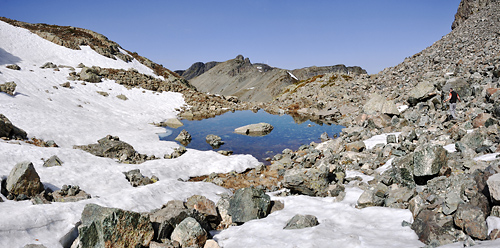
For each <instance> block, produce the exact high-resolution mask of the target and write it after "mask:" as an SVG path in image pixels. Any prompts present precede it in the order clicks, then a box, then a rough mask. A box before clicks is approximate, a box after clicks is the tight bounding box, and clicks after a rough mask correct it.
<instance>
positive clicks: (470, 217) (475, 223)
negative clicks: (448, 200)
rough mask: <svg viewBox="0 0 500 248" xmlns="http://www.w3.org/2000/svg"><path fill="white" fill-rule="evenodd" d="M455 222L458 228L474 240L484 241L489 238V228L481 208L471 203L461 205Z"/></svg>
mask: <svg viewBox="0 0 500 248" xmlns="http://www.w3.org/2000/svg"><path fill="white" fill-rule="evenodd" d="M453 220H454V223H455V225H456V226H458V227H460V228H461V229H462V230H463V231H464V232H465V233H467V234H468V235H469V236H471V237H473V238H477V239H481V240H484V239H486V238H487V237H488V226H487V224H486V220H485V217H484V213H483V211H482V210H481V209H480V208H479V207H476V206H473V205H471V204H469V203H463V204H460V206H459V207H458V209H457V213H456V214H455V217H454V218H453Z"/></svg>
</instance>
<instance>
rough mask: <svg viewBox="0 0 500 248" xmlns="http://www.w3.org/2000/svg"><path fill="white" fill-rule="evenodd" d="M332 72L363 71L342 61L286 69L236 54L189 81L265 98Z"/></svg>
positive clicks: (247, 98) (260, 99) (244, 97)
mask: <svg viewBox="0 0 500 248" xmlns="http://www.w3.org/2000/svg"><path fill="white" fill-rule="evenodd" d="M196 64H197V63H196ZM196 64H195V65H196ZM195 65H193V66H191V68H201V67H200V66H201V65H197V66H195ZM191 68H190V69H191ZM191 71H194V70H191ZM186 72H187V71H186ZM331 72H336V73H345V74H366V71H365V70H363V69H362V68H360V67H346V66H344V65H335V66H324V67H316V66H313V67H306V68H302V69H296V70H292V71H289V70H285V69H280V68H276V67H271V66H269V65H266V64H262V63H255V64H252V63H251V62H250V59H249V58H244V57H243V56H242V55H238V56H237V57H236V58H235V59H231V60H228V61H225V62H220V63H217V64H216V65H215V66H214V67H213V68H211V69H210V70H206V72H205V73H202V74H200V75H199V76H197V77H194V78H191V79H190V80H189V82H190V83H191V84H192V85H194V86H195V87H196V88H197V89H198V90H200V91H204V92H210V93H214V94H221V95H224V96H236V97H238V98H239V99H240V100H242V101H251V102H267V101H271V100H273V99H274V98H275V97H276V96H278V95H279V94H280V93H281V91H282V90H283V89H284V88H285V87H287V86H289V85H291V84H294V83H297V82H298V81H300V80H305V79H307V78H310V77H314V76H317V75H321V74H325V73H331ZM182 75H183V76H184V74H182Z"/></svg>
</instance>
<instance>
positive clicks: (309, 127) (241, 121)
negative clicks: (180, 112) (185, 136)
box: [159, 110, 344, 162]
mask: <svg viewBox="0 0 500 248" xmlns="http://www.w3.org/2000/svg"><path fill="white" fill-rule="evenodd" d="M181 122H182V123H183V124H184V126H182V127H179V128H177V129H174V128H170V127H166V128H165V129H166V132H165V133H163V134H159V137H160V140H167V141H175V138H176V137H177V135H179V133H180V132H181V131H182V130H183V129H185V130H186V131H187V132H188V133H189V134H191V136H192V141H191V143H189V144H188V145H186V147H187V148H193V149H197V150H203V151H206V150H214V151H217V150H230V151H233V152H234V154H252V155H253V156H254V157H256V158H257V159H258V160H259V161H261V162H264V161H265V159H266V158H268V157H273V156H274V155H275V154H278V153H281V151H283V150H284V149H285V148H290V149H292V150H297V149H298V148H299V147H300V146H301V145H308V144H310V143H311V142H313V141H314V142H320V136H321V134H322V133H324V132H326V133H327V134H328V136H329V137H333V136H334V135H335V134H338V133H340V132H341V130H342V128H344V127H343V126H339V125H326V124H323V125H321V124H317V123H314V122H311V121H305V122H302V123H300V124H298V123H296V122H295V121H294V119H293V118H292V117H291V116H289V115H282V116H279V115H272V114H269V113H266V112H265V111H263V110H260V111H258V112H257V113H254V112H252V111H250V110H247V111H236V112H234V113H233V112H227V113H225V114H223V115H219V116H216V117H215V118H210V119H204V120H200V121H189V120H181ZM260 122H266V123H269V124H271V125H273V126H274V129H273V131H272V132H271V133H269V134H268V135H266V136H246V135H241V134H236V133H234V129H236V128H238V127H242V126H245V125H249V124H255V123H260ZM209 134H214V135H217V136H220V137H221V138H222V141H224V145H222V146H220V147H219V148H218V149H214V148H212V147H211V146H210V145H209V144H208V143H206V141H205V137H206V136H207V135H209ZM176 142H177V141H176Z"/></svg>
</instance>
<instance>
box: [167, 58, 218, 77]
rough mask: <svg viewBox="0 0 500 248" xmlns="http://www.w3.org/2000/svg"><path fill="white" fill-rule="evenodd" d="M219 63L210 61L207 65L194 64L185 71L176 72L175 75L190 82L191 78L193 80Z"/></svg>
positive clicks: (201, 63)
mask: <svg viewBox="0 0 500 248" xmlns="http://www.w3.org/2000/svg"><path fill="white" fill-rule="evenodd" d="M219 63H220V62H216V61H211V62H207V63H203V62H196V63H194V64H193V65H191V66H190V67H189V68H188V69H187V70H177V71H175V73H177V74H179V76H182V77H183V78H185V79H187V80H190V79H192V78H195V77H197V76H199V75H201V74H203V73H205V72H207V71H208V70H210V69H212V68H213V67H214V66H216V65H217V64H219Z"/></svg>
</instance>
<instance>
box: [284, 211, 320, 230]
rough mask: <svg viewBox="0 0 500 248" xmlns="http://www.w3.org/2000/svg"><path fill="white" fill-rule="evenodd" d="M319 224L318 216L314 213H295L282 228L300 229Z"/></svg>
mask: <svg viewBox="0 0 500 248" xmlns="http://www.w3.org/2000/svg"><path fill="white" fill-rule="evenodd" d="M317 225H319V222H318V218H316V216H314V215H301V214H296V215H295V216H293V217H292V218H291V219H290V220H289V221H288V222H287V223H286V225H285V227H283V229H302V228H307V227H313V226H317Z"/></svg>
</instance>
